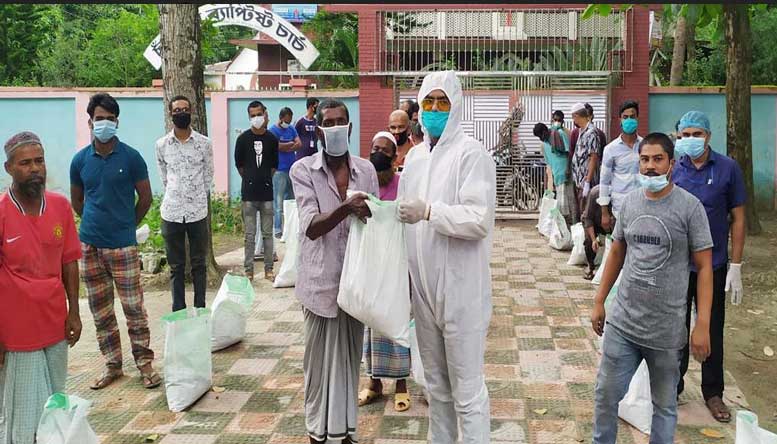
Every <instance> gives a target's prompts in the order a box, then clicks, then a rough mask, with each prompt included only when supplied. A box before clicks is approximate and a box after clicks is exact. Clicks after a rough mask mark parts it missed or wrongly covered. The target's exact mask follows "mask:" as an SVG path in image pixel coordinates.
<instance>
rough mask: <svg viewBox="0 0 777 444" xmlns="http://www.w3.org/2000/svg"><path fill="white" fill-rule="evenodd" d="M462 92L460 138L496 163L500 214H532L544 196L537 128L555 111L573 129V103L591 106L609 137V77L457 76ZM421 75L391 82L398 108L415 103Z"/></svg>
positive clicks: (600, 74)
mask: <svg viewBox="0 0 777 444" xmlns="http://www.w3.org/2000/svg"><path fill="white" fill-rule="evenodd" d="M459 77H460V79H461V82H462V88H463V90H464V110H463V111H464V112H463V118H462V126H463V127H464V132H465V133H466V134H468V135H470V136H472V137H473V138H475V139H477V140H479V141H481V142H482V143H483V145H484V146H485V147H486V149H487V150H488V151H489V152H490V153H491V154H492V156H493V157H494V161H495V162H496V176H497V177H496V179H497V195H496V206H497V211H498V212H500V213H505V212H506V213H533V212H536V211H537V210H538V208H539V205H540V200H541V199H542V195H543V192H544V190H545V188H546V187H545V160H544V157H543V154H542V144H541V142H540V141H539V140H538V139H537V138H536V137H535V136H534V135H533V129H534V125H535V124H536V123H537V122H543V123H545V124H550V120H551V114H552V113H553V111H554V110H557V109H559V110H561V111H563V112H564V115H565V125H566V126H567V127H568V128H569V129H570V130H571V129H572V128H573V123H572V119H571V116H570V115H569V110H570V108H571V106H572V104H574V103H576V102H585V103H589V104H591V106H592V107H593V108H594V125H596V126H597V127H599V128H601V129H602V130H604V132H605V134H607V133H608V129H609V128H608V126H609V118H608V117H609V115H610V110H609V90H610V73H609V72H516V73H498V72H471V73H470V72H460V73H459ZM422 81H423V76H421V75H404V76H402V75H397V76H394V88H395V98H396V100H397V105H398V104H399V102H400V101H402V100H406V99H416V98H417V95H418V88H419V87H420V84H421V82H422Z"/></svg>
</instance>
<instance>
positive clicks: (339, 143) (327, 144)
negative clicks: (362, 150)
mask: <svg viewBox="0 0 777 444" xmlns="http://www.w3.org/2000/svg"><path fill="white" fill-rule="evenodd" d="M318 128H319V129H320V130H321V131H322V132H323V133H324V141H323V142H324V152H325V153H327V154H329V155H330V156H332V157H340V156H342V155H344V154H345V153H347V152H348V132H349V130H350V129H351V124H350V123H349V124H347V125H339V126H330V127H328V128H323V127H321V126H319V127H318Z"/></svg>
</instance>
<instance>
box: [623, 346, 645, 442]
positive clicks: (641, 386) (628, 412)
mask: <svg viewBox="0 0 777 444" xmlns="http://www.w3.org/2000/svg"><path fill="white" fill-rule="evenodd" d="M618 416H620V417H621V419H623V420H624V421H626V422H628V423H629V424H631V425H633V426H634V427H636V428H637V430H639V431H640V432H642V433H644V434H646V435H649V434H650V425H651V423H652V421H653V400H652V398H651V396H650V373H649V372H648V367H647V362H645V360H644V359H643V360H642V363H641V364H639V367H637V372H636V373H634V376H633V377H632V378H631V383H630V384H629V391H628V392H626V396H624V397H623V399H622V400H621V402H620V404H618Z"/></svg>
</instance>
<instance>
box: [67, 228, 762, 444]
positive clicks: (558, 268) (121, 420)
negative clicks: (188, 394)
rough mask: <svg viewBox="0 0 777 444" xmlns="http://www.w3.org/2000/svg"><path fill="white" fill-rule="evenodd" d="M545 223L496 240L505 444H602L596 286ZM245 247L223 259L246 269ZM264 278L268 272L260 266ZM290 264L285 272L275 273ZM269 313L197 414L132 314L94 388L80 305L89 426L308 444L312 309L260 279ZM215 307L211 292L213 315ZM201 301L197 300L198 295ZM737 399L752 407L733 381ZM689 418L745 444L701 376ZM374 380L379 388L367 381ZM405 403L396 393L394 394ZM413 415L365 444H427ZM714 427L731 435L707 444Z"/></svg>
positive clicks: (686, 431) (691, 426)
mask: <svg viewBox="0 0 777 444" xmlns="http://www.w3.org/2000/svg"><path fill="white" fill-rule="evenodd" d="M533 225H534V223H533V222H528V221H520V222H514V223H505V224H500V225H499V226H498V227H497V229H496V230H495V235H494V251H493V257H492V262H491V267H492V271H493V289H494V297H493V305H494V313H493V317H492V320H491V328H490V331H489V337H488V350H487V353H486V366H485V374H486V381H487V385H488V389H489V392H490V396H491V414H492V423H491V424H492V426H491V427H492V434H491V437H492V442H494V443H524V442H529V443H578V442H590V440H591V420H592V416H593V388H594V380H595V377H596V371H597V362H598V352H597V343H598V342H597V340H596V338H595V335H594V334H593V332H592V331H591V328H590V321H589V310H590V307H591V305H592V297H593V286H592V285H591V284H590V282H588V281H585V280H583V279H582V274H583V272H582V269H581V268H578V267H572V266H568V265H566V260H567V258H568V253H565V252H556V251H553V250H551V249H550V248H549V247H548V246H547V242H546V241H545V240H543V239H542V238H541V237H540V236H539V234H537V232H536V230H535V229H534V227H533ZM241 262H242V250H238V251H235V252H232V253H229V254H227V255H224V256H222V257H220V258H219V263H220V264H222V265H226V266H230V267H231V266H238V267H239V266H240V263H241ZM258 265H259V266H258V267H257V269H261V264H258ZM278 267H279V265H277V264H276V271H277V269H278ZM255 288H256V290H257V295H258V296H257V302H256V304H255V306H254V309H253V311H252V313H251V317H250V319H249V321H248V335H247V337H246V339H245V340H244V341H243V342H242V343H240V344H237V345H235V346H232V347H230V348H228V349H226V350H223V351H220V352H217V353H214V354H213V373H214V374H213V382H214V385H215V386H218V387H222V388H224V389H225V391H223V392H220V393H216V392H214V391H211V392H209V393H207V394H206V395H205V396H204V397H203V398H202V399H200V400H199V401H198V402H197V403H196V404H195V405H194V406H192V407H191V408H190V409H189V410H188V411H186V412H184V413H171V412H170V411H169V410H168V408H167V403H166V398H165V392H164V385H162V386H161V387H159V388H157V389H153V390H147V389H144V388H143V386H142V384H141V380H140V378H139V377H138V372H137V370H136V369H135V368H134V365H133V363H132V355H131V353H130V348H129V341H128V338H127V335H126V324H125V320H124V316H123V314H122V313H121V310H120V309H118V306H119V304H118V303H117V304H116V306H117V316H118V318H119V325H120V328H121V329H122V345H123V349H124V357H125V366H124V369H125V374H126V376H125V377H124V378H122V379H121V380H119V381H117V382H116V383H114V384H113V385H111V386H110V387H108V388H106V389H103V390H100V391H92V390H90V389H89V388H88V386H89V383H90V382H91V381H92V380H93V379H94V378H96V377H97V376H98V375H99V374H100V372H101V370H102V357H101V356H100V353H99V350H98V348H97V345H96V341H95V333H94V323H93V321H92V316H91V313H90V311H89V307H88V304H87V301H86V300H82V301H81V314H82V320H83V324H84V331H83V335H82V339H81V342H79V343H78V344H77V345H76V347H74V348H73V349H71V354H70V365H69V368H70V378H69V379H68V387H67V388H68V391H69V392H70V393H74V394H77V395H79V396H81V397H84V398H87V399H90V400H92V401H94V405H93V407H92V411H91V414H90V417H89V419H90V423H91V424H92V427H93V428H94V429H95V431H96V432H97V433H98V435H99V436H100V438H101V442H102V443H110V444H130V443H131V444H139V443H143V442H157V443H163V444H184V443H185V444H214V443H217V444H237V443H253V444H264V443H268V444H269V443H272V444H281V443H299V444H307V443H308V440H307V437H306V436H305V427H304V416H303V392H302V387H303V376H302V355H303V350H304V346H303V339H302V329H303V322H302V312H301V309H300V305H299V303H298V302H297V301H296V299H295V298H294V295H293V289H284V290H275V289H272V288H271V286H270V285H269V283H267V282H265V281H261V280H259V279H257V281H256V283H255ZM214 296H215V293H214V292H209V294H208V304H210V302H211V301H212V299H213V297H214ZM189 301H190V302H191V295H189ZM170 304H171V299H170V295H169V293H168V292H150V293H147V294H146V307H147V310H148V312H149V318H150V320H151V332H152V345H153V349H154V350H155V351H156V353H157V360H156V362H155V365H156V368H157V369H158V370H159V371H160V373H161V371H162V364H163V351H164V331H163V329H162V326H161V317H162V315H164V314H165V313H167V312H168V311H169V310H170ZM726 376H727V378H728V379H727V390H726V395H727V398H728V399H727V402H728V403H729V405H732V406H737V405H740V406H746V405H747V404H746V402H745V400H744V397H743V396H742V395H741V392H740V391H739V390H738V389H737V387H736V384H735V381H734V380H733V378H731V375H730V374H728V373H727V375H726ZM687 378H688V379H689V380H688V381H687V384H686V387H688V388H687V389H686V394H684V395H683V399H685V400H688V403H687V404H685V405H683V406H681V407H680V425H679V427H678V433H677V442H685V443H696V442H732V443H733V442H734V439H733V437H734V424H733V421H732V423H731V424H730V425H727V426H725V425H721V424H718V423H717V422H715V421H714V420H713V419H712V418H711V417H710V415H709V414H708V413H707V410H706V408H705V407H704V405H703V402H702V401H701V399H702V398H701V393H700V390H699V380H700V369H699V366H698V364H696V363H695V362H694V363H693V364H692V366H691V370H690V371H689V375H688V376H687ZM363 382H366V379H364V381H363ZM385 390H386V392H387V393H391V392H393V386H392V385H389V386H388V387H386V388H385ZM410 391H411V393H412V395H413V397H412V407H411V409H410V410H409V411H407V412H404V413H397V412H395V411H394V408H393V399H392V398H391V397H386V398H383V399H381V400H379V401H378V402H376V403H374V404H372V405H369V406H366V407H362V408H361V409H360V412H359V413H360V416H359V442H361V443H367V444H421V443H424V442H426V436H427V430H428V418H427V407H426V405H425V404H424V402H423V401H422V397H421V393H420V390H419V389H418V388H417V387H416V386H415V385H414V384H413V383H412V382H411V383H410ZM704 428H709V429H713V430H716V431H719V432H721V433H722V434H723V435H724V438H719V439H713V438H708V437H706V436H705V435H703V434H702V433H701V430H702V429H704ZM647 441H648V440H647V437H646V436H645V435H643V434H641V433H640V432H638V431H637V430H636V429H634V428H632V427H630V426H628V425H626V424H625V423H623V422H621V428H620V433H619V436H618V442H619V443H647Z"/></svg>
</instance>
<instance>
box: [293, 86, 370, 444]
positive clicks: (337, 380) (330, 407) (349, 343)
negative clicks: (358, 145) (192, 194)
mask: <svg viewBox="0 0 777 444" xmlns="http://www.w3.org/2000/svg"><path fill="white" fill-rule="evenodd" d="M316 121H317V122H318V125H319V126H318V127H317V128H316V134H317V135H318V139H319V140H320V141H321V144H322V146H323V151H319V152H317V153H315V154H313V155H311V156H308V157H305V158H302V159H300V160H299V161H297V162H295V163H294V166H292V168H291V182H292V186H293V188H294V194H295V198H296V200H297V207H298V208H299V221H300V232H299V234H298V235H299V242H300V244H299V251H300V254H299V258H298V265H297V266H298V269H297V276H298V277H297V284H296V289H295V291H296V295H297V299H299V301H300V303H301V304H302V306H303V312H304V316H305V356H304V361H303V370H304V372H305V426H306V428H307V432H308V435H309V436H310V442H311V443H319V442H325V441H327V440H329V441H343V442H344V443H355V442H356V441H357V440H356V424H357V420H356V412H357V405H356V400H357V394H358V389H359V366H360V364H361V354H362V341H363V335H364V325H363V324H362V323H361V322H359V321H357V320H356V319H354V318H352V317H351V316H349V315H348V314H347V313H345V312H344V311H342V310H340V308H339V307H338V306H337V293H338V290H339V287H340V273H341V272H342V270H343V261H344V259H345V247H346V243H347V240H348V232H349V229H350V226H351V218H350V217H349V216H351V215H353V216H356V217H359V218H360V219H362V220H363V221H366V218H367V217H370V216H371V213H370V210H369V208H368V207H367V204H366V203H365V200H366V198H367V196H366V194H365V193H370V194H373V195H377V194H378V176H377V173H376V172H375V168H374V167H373V166H372V164H371V163H370V162H369V161H367V160H365V159H361V158H359V157H357V156H351V155H350V154H349V153H348V145H349V138H350V135H351V128H352V127H351V123H350V119H349V116H348V108H346V106H345V104H343V103H342V102H340V101H337V100H326V101H324V102H322V103H321V104H320V105H319V107H318V110H317V115H316ZM348 191H352V192H357V193H356V194H354V195H352V196H351V197H348V196H347V192H348ZM376 254H379V252H376Z"/></svg>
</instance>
